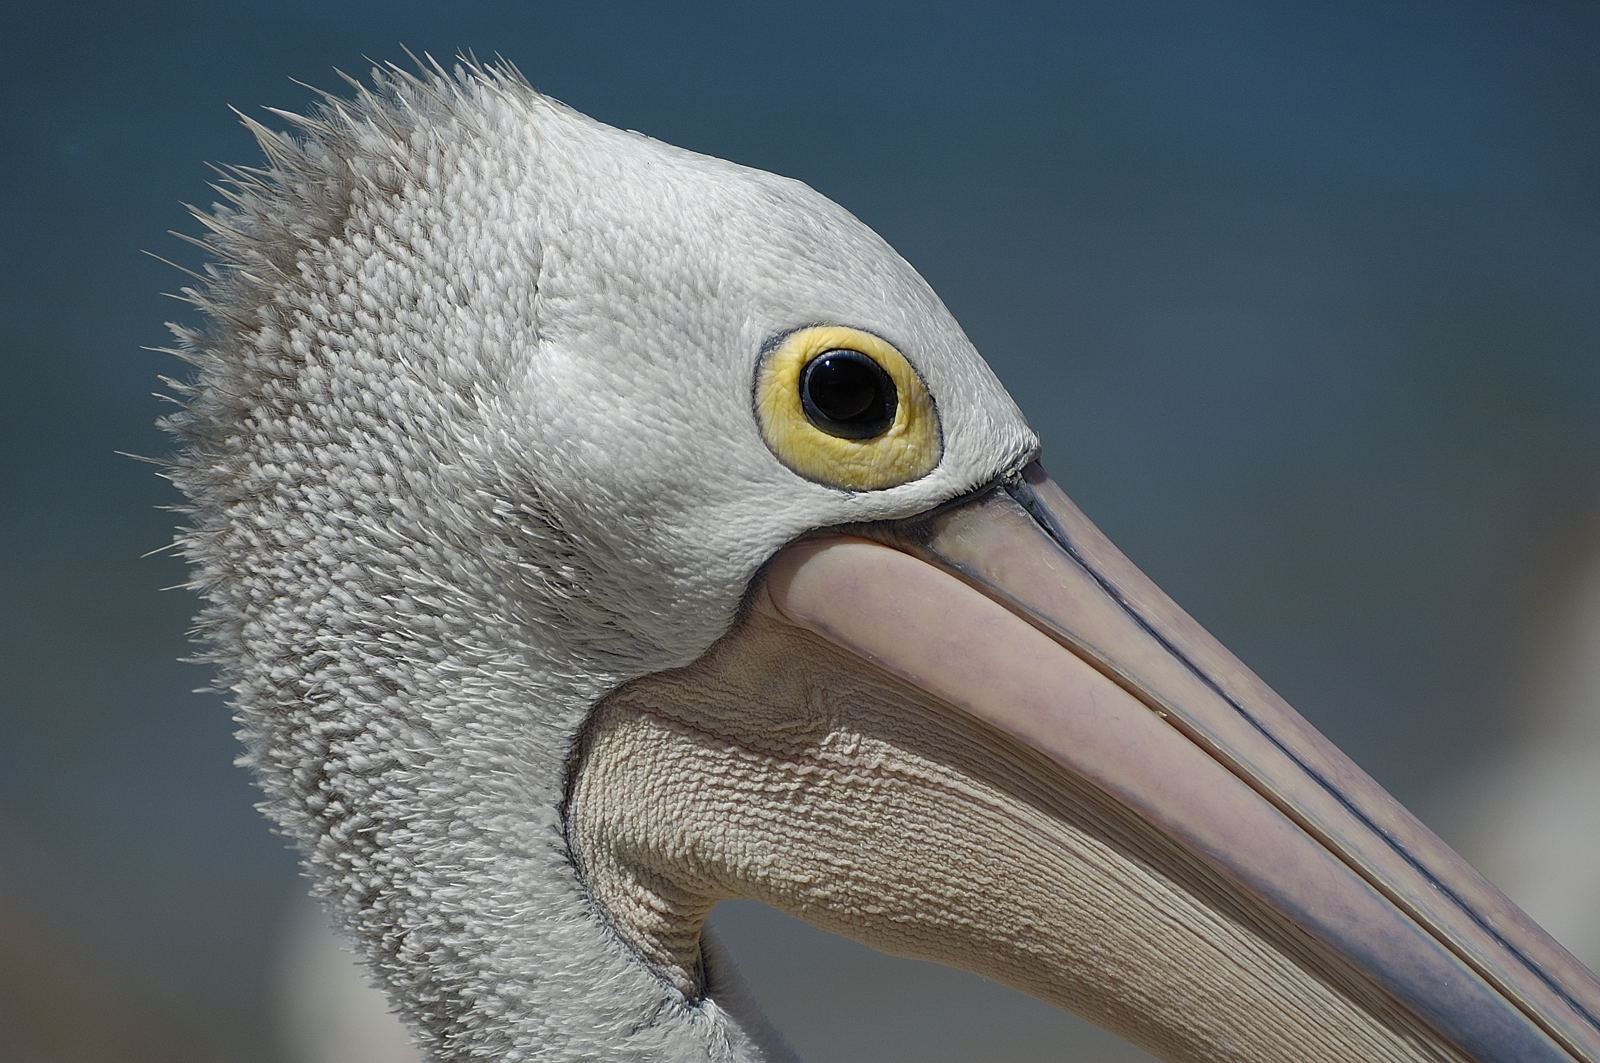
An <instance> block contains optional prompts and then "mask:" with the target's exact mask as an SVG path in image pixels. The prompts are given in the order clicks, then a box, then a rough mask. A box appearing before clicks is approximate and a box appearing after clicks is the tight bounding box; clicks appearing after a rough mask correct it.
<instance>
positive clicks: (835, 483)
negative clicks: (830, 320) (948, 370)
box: [755, 325, 944, 491]
mask: <svg viewBox="0 0 1600 1063" xmlns="http://www.w3.org/2000/svg"><path fill="white" fill-rule="evenodd" d="M832 350H852V351H860V352H861V353H862V354H865V355H867V356H868V357H870V358H871V359H872V360H873V361H875V362H877V363H878V365H879V366H880V367H882V369H883V370H884V372H886V373H888V374H889V379H890V380H892V381H894V386H895V391H896V392H897V393H898V394H897V403H896V407H895V414H894V421H893V422H892V423H891V424H890V425H889V427H888V428H886V429H884V431H883V432H881V433H880V434H878V435H876V436H873V437H872V438H871V439H845V438H841V437H840V436H836V435H831V434H829V433H827V432H824V431H823V430H822V429H820V428H818V427H817V426H816V425H814V424H812V423H811V421H810V419H809V418H807V417H806V412H805V407H804V406H803V405H802V403H801V401H800V374H801V372H802V371H803V370H804V369H805V367H806V366H807V365H808V364H810V363H811V361H812V360H813V359H815V358H817V357H819V356H820V355H822V354H825V353H827V352H828V351H832ZM755 406H756V418H757V420H758V421H759V422H760V424H761V437H762V438H763V439H764V440H765V441H766V444H767V448H768V449H769V450H771V451H772V453H773V454H775V455H777V457H778V460H779V461H781V462H783V463H784V464H785V465H787V466H788V467H789V468H791V469H793V470H794V471H795V472H797V473H799V474H800V475H801V476H804V477H805V478H806V479H808V480H815V481H816V482H818V483H821V484H827V485H828V486H829V487H842V488H846V489H848V490H852V491H876V490H881V489H882V488H885V487H898V486H899V485H900V484H903V483H909V482H911V481H912V480H915V479H917V478H919V477H922V476H926V475H927V474H928V473H929V472H932V471H933V468H934V466H935V465H938V464H939V458H940V457H941V456H942V454H943V452H944V440H943V436H942V434H941V433H940V431H939V415H938V413H937V411H935V410H934V408H933V397H932V396H931V395H929V394H928V389H927V388H926V387H925V386H924V385H923V383H922V378H921V377H919V376H917V371H916V370H915V369H912V368H911V363H910V362H908V361H906V359H905V355H903V354H901V353H900V352H899V351H898V350H896V349H895V347H894V344H892V343H890V342H889V341H888V340H885V339H883V338H882V337H881V336H874V335H873V334H872V333H870V332H863V331H862V330H860V329H856V328H850V327H849V326H846V325H813V326H811V327H809V328H802V329H796V330H795V331H794V332H791V333H789V334H788V335H787V336H785V337H783V339H782V340H780V341H779V342H778V343H777V344H776V345H775V346H774V347H773V348H772V349H771V350H770V351H768V352H767V354H766V356H765V358H763V359H762V363H761V368H760V369H759V370H758V371H757V373H756V388H755Z"/></svg>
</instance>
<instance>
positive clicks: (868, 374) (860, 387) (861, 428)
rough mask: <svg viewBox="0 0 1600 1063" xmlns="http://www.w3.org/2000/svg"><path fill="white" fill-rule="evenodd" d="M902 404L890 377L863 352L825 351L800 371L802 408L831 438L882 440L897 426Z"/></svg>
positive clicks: (846, 350) (811, 420)
mask: <svg viewBox="0 0 1600 1063" xmlns="http://www.w3.org/2000/svg"><path fill="white" fill-rule="evenodd" d="M899 405H900V398H899V396H898V395H897V394H896V393H895V387H894V381H893V380H892V379H890V377H889V374H888V373H886V372H884V371H883V366H881V365H879V364H878V363H877V362H874V361H873V360H872V358H871V357H870V356H868V355H865V354H862V353H861V352H860V351H853V350H850V349H848V348H842V347H841V348H835V349H834V350H831V351H823V352H822V353H821V354H819V355H817V356H816V357H815V358H813V359H811V361H809V362H807V363H806V367H805V368H804V369H802V370H801V371H800V406H801V408H802V409H804V410H805V411H806V418H807V419H808V420H810V422H811V423H812V424H814V425H816V426H817V427H818V428H820V429H822V430H823V431H824V432H826V433H828V434H829V435H830V436H840V437H841V438H844V439H871V438H872V437H873V436H881V435H882V434H883V433H884V431H885V430H886V429H888V427H889V426H890V425H891V424H893V423H894V412H895V410H896V409H897V408H898V407H899Z"/></svg>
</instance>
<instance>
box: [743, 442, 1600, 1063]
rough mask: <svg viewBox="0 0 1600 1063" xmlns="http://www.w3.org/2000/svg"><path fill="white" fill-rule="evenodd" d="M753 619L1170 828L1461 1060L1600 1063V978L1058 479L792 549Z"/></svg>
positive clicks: (1011, 484)
mask: <svg viewBox="0 0 1600 1063" xmlns="http://www.w3.org/2000/svg"><path fill="white" fill-rule="evenodd" d="M755 607H756V608H757V609H758V610H770V611H771V612H772V613H774V614H775V615H776V617H777V618H779V619H780V620H781V621H782V622H784V623H787V624H789V625H792V626H793V627H798V628H802V629H806V630H809V631H810V632H812V633H814V634H815V635H817V636H820V638H821V639H822V640H824V641H825V642H826V643H831V644H832V645H833V646H834V647H836V648H839V649H843V650H845V651H848V652H849V653H850V654H851V655H853V656H854V657H855V658H859V659H861V660H865V661H868V662H871V663H872V664H873V665H875V666H876V668H877V669H879V670H881V671H882V672H885V673H888V674H890V675H892V676H895V677H898V679H899V680H900V681H902V682H904V683H906V684H910V685H911V686H914V687H916V688H918V689H920V690H921V691H924V692H926V693H927V694H928V695H930V696H931V697H932V698H934V699H937V701H939V702H942V703H944V704H946V705H949V706H953V707H954V708H955V709H957V710H959V711H960V712H963V713H966V714H969V715H970V717H972V718H975V719H976V720H979V721H982V722H983V723H984V724H986V725H987V726H989V727H991V728H993V729H995V730H997V731H999V732H1002V733H1004V734H1005V735H1008V736H1010V739H1012V740H1015V742H1017V743H1020V744H1022V745H1024V746H1026V747H1028V748H1030V749H1031V750H1033V751H1034V752H1035V753H1037V754H1038V755H1040V756H1041V757H1043V758H1045V759H1047V760H1048V761H1049V762H1051V763H1052V764H1053V765H1054V766H1055V767H1054V769H1053V770H1056V771H1059V772H1060V773H1062V774H1063V775H1064V776H1066V777H1069V778H1070V779H1071V780H1074V782H1073V785H1077V786H1083V787H1087V788H1089V789H1090V790H1092V791H1094V792H1095V793H1096V794H1097V799H1103V800H1105V801H1108V802H1109V803H1110V804H1112V805H1115V806H1118V807H1120V809H1122V810H1123V812H1124V813H1126V814H1127V815H1129V816H1131V817H1135V818H1137V819H1138V820H1140V821H1142V822H1144V823H1145V824H1148V825H1149V826H1150V827H1151V828H1152V829H1153V831H1154V832H1156V833H1158V834H1159V835H1161V836H1163V837H1164V838H1165V839H1167V840H1168V841H1170V842H1171V843H1173V844H1174V845H1176V846H1177V847H1179V848H1181V849H1182V850H1184V851H1186V852H1187V853H1188V854H1189V856H1190V857H1192V859H1193V860H1195V861H1197V862H1198V863H1199V865H1201V866H1202V867H1203V868H1204V869H1205V871H1204V874H1205V875H1208V876H1212V877H1213V878H1214V879H1215V880H1217V881H1220V882H1221V883H1223V884H1224V886H1223V888H1224V889H1225V890H1226V891H1230V892H1231V894H1232V895H1234V896H1237V897H1239V898H1242V901H1241V903H1242V904H1244V905H1245V906H1247V907H1250V909H1251V910H1252V911H1259V912H1265V913H1270V915H1269V917H1270V918H1275V919H1278V920H1280V921H1281V922H1280V923H1279V926H1280V927H1281V928H1286V929H1284V930H1283V932H1284V933H1285V934H1287V935H1288V938H1287V939H1288V940H1289V941H1290V944H1289V945H1287V946H1284V949H1285V950H1286V951H1287V952H1290V953H1293V954H1295V955H1300V954H1301V951H1303V953H1304V954H1305V955H1314V956H1317V957H1319V960H1318V962H1319V963H1322V962H1325V963H1331V964H1333V965H1334V966H1335V967H1338V968H1339V969H1340V970H1342V971H1344V972H1345V973H1346V974H1352V976H1353V977H1354V978H1355V979H1357V980H1358V981H1359V982H1360V983H1361V984H1363V985H1364V986H1365V987H1366V990H1367V991H1368V992H1370V994H1371V999H1373V1000H1376V1001H1379V1002H1380V1003H1378V1004H1374V1005H1372V1007H1374V1008H1380V1007H1381V1008H1390V1009H1394V1010H1395V1011H1396V1012H1397V1013H1400V1014H1404V1015H1407V1016H1409V1019H1408V1021H1413V1020H1414V1021H1415V1022H1416V1023H1417V1024H1418V1025H1419V1026H1420V1027H1421V1028H1423V1029H1425V1030H1427V1031H1428V1032H1429V1036H1430V1037H1431V1038H1434V1039H1435V1040H1436V1043H1437V1044H1438V1045H1441V1046H1448V1047H1447V1048H1445V1049H1442V1050H1441V1054H1442V1055H1443V1056H1444V1057H1445V1058H1460V1057H1465V1058H1467V1059H1473V1060H1484V1061H1487V1060H1502V1061H1506V1063H1512V1061H1516V1063H1529V1061H1533V1060H1571V1059H1580V1060H1600V1027H1597V1023H1596V1015H1597V1013H1600V986H1597V983H1596V981H1595V979H1594V978H1593V976H1592V975H1590V974H1589V973H1588V972H1587V971H1585V970H1584V969H1583V968H1582V967H1581V966H1580V965H1579V964H1578V963H1577V962H1576V961H1575V960H1574V959H1573V958H1572V957H1571V956H1570V955H1569V954H1568V953H1567V952H1565V951H1564V950H1563V949H1562V948H1561V947H1560V946H1559V945H1557V944H1556V943H1555V942H1554V941H1553V940H1552V939H1550V938H1549V937H1548V936H1547V935H1546V934H1545V933H1544V932H1543V931H1542V930H1540V929H1539V928H1538V927H1537V926H1536V925H1535V924H1534V923H1533V922H1532V921H1531V920H1530V919H1529V918H1528V917H1527V916H1526V915H1524V914H1523V913H1522V912H1521V911H1520V910H1519V909H1518V908H1517V907H1516V906H1515V905H1513V904H1512V903H1511V902H1510V901H1509V900H1507V899H1506V898H1505V897H1504V896H1503V895H1501V894H1500V893H1499V892H1498V891H1497V890H1495V889H1494V887H1493V886H1491V885H1489V883H1488V882H1486V881H1485V880H1484V879H1483V878H1482V877H1481V876H1479V875H1478V874H1477V873H1476V872H1475V871H1474V870H1473V869H1472V868H1471V867H1469V866H1468V865H1467V864H1466V863H1465V862H1464V861H1462V860H1461V858H1460V857H1458V856H1457V855H1456V854H1455V853H1454V852H1452V851H1451V850H1450V849H1449V848H1448V847H1447V846H1445V845H1444V844H1443V843H1442V842H1441V841H1440V840H1439V839H1438V838H1436V837H1434V835H1432V834H1431V833H1430V832H1429V831H1428V830H1427V829H1426V828H1425V827H1424V826H1422V824H1421V823H1419V822H1418V821H1417V820H1416V819H1415V818H1413V817H1412V816H1411V815H1410V814H1409V813H1408V812H1407V811H1406V810H1405V809H1404V808H1402V807H1401V806H1400V805H1399V804H1398V803H1397V802H1396V801H1395V800H1394V799H1393V798H1392V797H1390V796H1389V795H1388V794H1387V793H1385V792H1384V790H1383V789H1382V788H1381V787H1379V786H1378V785H1377V784H1376V783H1375V782H1373V781H1372V780H1371V779H1370V778H1368V777H1367V776H1366V775H1365V774H1363V773H1362V772H1361V771H1360V770H1359V769H1358V768H1357V767H1356V766H1355V765H1354V764H1353V763H1351V762H1350V761H1349V760H1348V759H1347V758H1346V757H1345V756H1344V755H1343V754H1341V753H1340V752H1339V751H1338V750H1337V749H1336V748H1334V746H1333V745H1332V744H1331V743H1329V742H1328V740H1327V739H1325V738H1323V737H1322V735H1320V734H1318V733H1317V731H1316V730H1315V729H1313V728H1312V727H1311V726H1310V725H1309V724H1308V723H1307V722H1306V721H1305V720H1303V719H1302V718H1301V717H1300V716H1299V715H1298V714H1296V713H1295V712H1294V710H1293V709H1291V708H1290V707H1289V706H1288V705H1287V704H1285V703H1284V702H1283V701H1282V700H1281V699H1280V698H1279V697H1278V696H1277V695H1275V694H1274V693H1273V692H1272V691H1271V690H1270V689H1268V688H1267V687H1266V685H1265V684H1263V683H1262V682H1261V680H1259V679H1258V678H1256V677H1255V676H1254V675H1253V674H1251V672H1250V671H1249V670H1248V669H1246V668H1245V667H1244V666H1243V665H1242V664H1240V663H1239V662H1238V661H1237V660H1236V659H1235V658H1234V657H1233V656H1231V655H1230V654H1229V653H1228V652H1227V650H1225V649H1224V648H1223V647H1222V646H1221V645H1220V644H1218V643H1217V642H1216V641H1215V640H1214V639H1212V638H1211V637H1210V636H1209V635H1207V634H1206V633H1205V631H1203V630H1202V629H1201V628H1200V627H1199V626H1198V625H1197V624H1196V623H1195V622H1194V621H1193V620H1191V619H1190V618H1189V617H1188V616H1187V615H1185V614H1184V613H1183V612H1182V611H1181V610H1180V609H1178V607H1177V606H1176V605H1174V604H1173V603H1172V602H1171V600H1169V599H1168V598H1167V597H1166V596H1165V595H1164V594H1163V593H1162V592H1161V591H1160V590H1159V589H1158V588H1157V587H1156V586H1155V585H1154V584H1153V583H1152V582H1151V581H1150V580H1148V579H1147V578H1146V577H1145V576H1144V575H1142V574H1141V573H1140V572H1139V571H1138V570H1137V569H1136V568H1134V567H1133V565H1132V564H1130V563H1129V562H1128V560H1127V559H1126V558H1125V557H1123V555H1122V554H1121V553H1120V552H1118V551H1117V549H1116V548H1115V547H1114V546H1112V545H1111V543H1110V542H1109V541H1108V540H1107V539H1105V537H1104V536H1102V535H1101V534H1100V533H1099V531H1097V530H1096V529H1095V527H1094V526H1093V525H1092V524H1090V523H1089V521H1088V520H1087V519H1086V518H1085V517H1084V516H1083V515H1082V513H1080V512H1079V510H1078V509H1077V508H1076V507H1075V506H1074V505H1073V504H1072V502H1071V501H1070V500H1069V499H1068V498H1067V497H1066V495H1065V494H1064V493H1062V491H1061V490H1060V489H1059V488H1058V487H1057V486H1056V485H1055V484H1054V483H1053V482H1052V481H1051V480H1049V479H1048V478H1047V477H1046V476H1045V475H1044V473H1043V471H1042V470H1041V469H1040V468H1039V466H1038V465H1037V464H1035V465H1030V466H1029V467H1028V468H1027V469H1026V470H1024V472H1023V473H1022V474H1021V475H1020V476H1018V477H1016V478H1014V479H1013V480H1010V481H1008V482H1004V483H1001V484H999V485H997V486H995V487H993V488H992V489H989V490H987V491H985V492H983V493H981V494H979V495H977V496H975V497H971V498H968V499H964V500H961V501H959V502H957V503H953V504H951V505H950V506H947V507H944V508H942V509H940V510H937V511H935V512H933V513H931V514H928V515H926V516H923V517H919V518H915V519H913V520H911V521H908V522H905V523H903V524H899V525H895V526H893V527H892V528H890V529H889V530H888V531H887V532H885V531H884V530H883V529H882V528H876V529H863V530H862V531H860V532H859V533H857V534H830V535H826V536H823V537H820V538H813V539H808V540H803V541H801V542H798V543H796V544H794V545H792V546H790V547H789V548H787V549H786V550H785V551H783V552H782V553H780V554H779V555H778V557H777V558H776V559H775V560H774V561H773V562H772V564H771V565H770V567H769V569H768V573H767V578H766V581H765V583H764V585H763V587H762V588H761V590H760V591H759V600H758V601H757V602H756V603H755ZM1296 942H1297V943H1298V944H1295V943H1296ZM1450 1049H1453V1050H1454V1052H1455V1053H1458V1054H1459V1055H1452V1054H1451V1053H1450V1051H1449V1050H1450ZM1334 1055H1335V1057H1336V1058H1338V1057H1340V1052H1339V1051H1338V1050H1337V1049H1336V1050H1335V1052H1334ZM1359 1055H1360V1053H1357V1054H1356V1055H1347V1056H1344V1058H1357V1057H1358V1056H1359ZM1364 1058H1373V1057H1364ZM1426 1058H1435V1057H1434V1056H1432V1055H1428V1056H1427V1057H1426Z"/></svg>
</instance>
